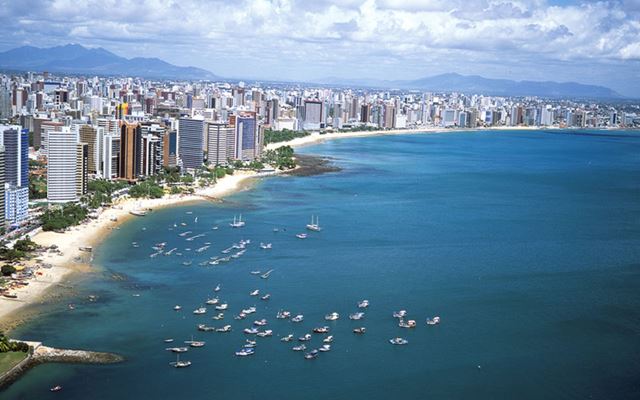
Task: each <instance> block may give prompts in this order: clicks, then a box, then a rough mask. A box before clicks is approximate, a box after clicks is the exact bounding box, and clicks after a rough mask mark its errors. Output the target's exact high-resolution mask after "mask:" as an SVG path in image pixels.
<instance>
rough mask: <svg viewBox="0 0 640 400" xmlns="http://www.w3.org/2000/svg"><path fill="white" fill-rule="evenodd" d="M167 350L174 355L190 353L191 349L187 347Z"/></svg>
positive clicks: (168, 348)
mask: <svg viewBox="0 0 640 400" xmlns="http://www.w3.org/2000/svg"><path fill="white" fill-rule="evenodd" d="M165 350H167V351H171V352H173V353H186V352H187V351H189V349H188V348H186V347H167V348H166V349H165Z"/></svg>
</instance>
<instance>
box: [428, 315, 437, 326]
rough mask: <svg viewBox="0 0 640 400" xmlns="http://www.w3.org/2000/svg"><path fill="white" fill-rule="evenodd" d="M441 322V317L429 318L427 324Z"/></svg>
mask: <svg viewBox="0 0 640 400" xmlns="http://www.w3.org/2000/svg"><path fill="white" fill-rule="evenodd" d="M439 323H440V317H433V318H427V325H438V324H439Z"/></svg>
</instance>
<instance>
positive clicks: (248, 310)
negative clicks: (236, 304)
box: [242, 307, 256, 314]
mask: <svg viewBox="0 0 640 400" xmlns="http://www.w3.org/2000/svg"><path fill="white" fill-rule="evenodd" d="M242 312H243V313H245V314H253V313H254V312H256V308H255V307H249V308H247V309H244V310H242Z"/></svg>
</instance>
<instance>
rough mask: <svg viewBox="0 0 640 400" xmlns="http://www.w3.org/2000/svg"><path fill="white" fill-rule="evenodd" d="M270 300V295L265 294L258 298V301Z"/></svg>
mask: <svg viewBox="0 0 640 400" xmlns="http://www.w3.org/2000/svg"><path fill="white" fill-rule="evenodd" d="M270 298H271V295H270V294H269V293H267V294H265V295H264V296H262V297H260V300H269V299H270Z"/></svg>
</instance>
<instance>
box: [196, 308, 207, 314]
mask: <svg viewBox="0 0 640 400" xmlns="http://www.w3.org/2000/svg"><path fill="white" fill-rule="evenodd" d="M193 313H194V314H196V315H202V314H206V313H207V309H206V308H204V307H200V308H196V309H195V310H193Z"/></svg>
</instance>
